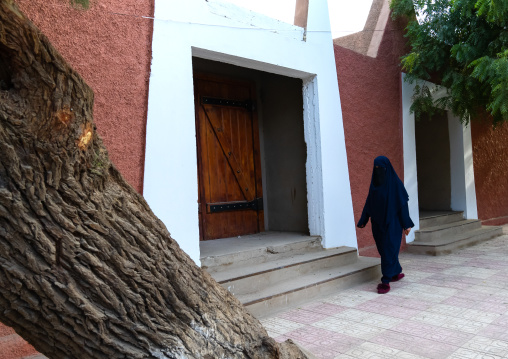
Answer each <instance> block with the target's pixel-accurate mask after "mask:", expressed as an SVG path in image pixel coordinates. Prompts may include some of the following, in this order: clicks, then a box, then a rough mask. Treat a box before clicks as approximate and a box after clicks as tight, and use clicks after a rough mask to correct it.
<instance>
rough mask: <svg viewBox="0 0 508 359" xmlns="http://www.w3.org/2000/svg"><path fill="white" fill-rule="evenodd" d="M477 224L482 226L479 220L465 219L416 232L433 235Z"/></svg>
mask: <svg viewBox="0 0 508 359" xmlns="http://www.w3.org/2000/svg"><path fill="white" fill-rule="evenodd" d="M477 223H480V224H481V221H480V220H479V219H463V220H460V221H457V222H450V223H445V224H442V225H439V226H434V227H425V228H423V229H421V228H420V229H419V230H417V231H415V232H419V233H423V234H427V233H431V232H439V231H445V230H448V229H451V228H454V227H462V226H466V225H471V224H477Z"/></svg>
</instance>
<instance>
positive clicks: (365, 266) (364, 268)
mask: <svg viewBox="0 0 508 359" xmlns="http://www.w3.org/2000/svg"><path fill="white" fill-rule="evenodd" d="M380 265H381V263H379V262H377V261H376V263H363V266H362V268H359V269H356V270H353V271H350V272H346V273H343V274H340V275H336V276H334V277H332V278H327V279H325V280H320V281H318V282H314V283H308V284H305V285H303V286H299V287H295V288H293V289H291V290H287V291H284V292H283V293H277V294H269V295H265V296H263V297H262V298H259V299H255V300H251V301H249V302H245V303H243V302H242V304H243V305H245V306H247V305H250V304H255V303H259V302H262V301H265V300H269V299H271V298H276V297H279V296H281V295H286V294H289V293H293V292H297V291H300V290H304V289H306V288H310V287H313V286H316V285H320V284H324V283H328V282H330V281H333V280H337V279H341V278H345V277H347V276H349V275H353V274H357V273H361V272H364V271H367V270H370V269H374V268H376V267H378V266H380ZM344 267H346V266H344ZM272 287H274V286H271V287H270V288H272ZM248 294H251V293H246V294H243V295H242V294H240V295H238V296H235V297H236V298H238V299H239V300H240V301H241V297H242V296H247V295H248Z"/></svg>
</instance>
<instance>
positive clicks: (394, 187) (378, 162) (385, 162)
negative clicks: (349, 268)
mask: <svg viewBox="0 0 508 359" xmlns="http://www.w3.org/2000/svg"><path fill="white" fill-rule="evenodd" d="M408 201H409V196H408V194H407V191H406V189H405V188H404V184H403V183H402V181H401V180H400V179H399V176H397V173H395V170H394V169H393V167H392V164H391V163H390V160H389V159H388V158H386V157H384V156H379V157H376V159H375V160H374V170H373V171H372V179H371V183H370V188H369V195H368V196H367V200H366V201H365V206H364V208H363V212H362V217H361V218H360V220H359V221H358V224H357V226H358V227H364V226H365V225H366V224H367V222H368V221H369V218H370V219H371V223H372V234H373V236H374V240H375V242H376V247H377V250H378V252H379V255H380V256H381V272H382V273H383V278H381V281H382V282H383V283H389V282H390V280H391V278H392V277H394V276H396V275H398V274H400V273H401V272H402V267H401V266H400V263H399V250H400V244H401V241H402V230H403V229H408V228H412V227H414V223H413V221H412V220H411V218H410V217H409V210H408Z"/></svg>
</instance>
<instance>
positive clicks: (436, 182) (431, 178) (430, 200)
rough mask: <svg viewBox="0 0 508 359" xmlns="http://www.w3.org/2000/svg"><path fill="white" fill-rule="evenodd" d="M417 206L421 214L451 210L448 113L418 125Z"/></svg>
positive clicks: (435, 116) (416, 138) (420, 120)
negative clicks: (423, 212)
mask: <svg viewBox="0 0 508 359" xmlns="http://www.w3.org/2000/svg"><path fill="white" fill-rule="evenodd" d="M415 140H416V166H417V181H418V203H419V209H420V212H421V211H450V210H451V171H450V134H449V129H448V118H447V113H446V111H444V110H443V111H441V110H440V111H438V112H437V113H435V114H433V115H432V116H430V115H429V114H428V113H425V114H422V116H421V117H420V119H419V120H417V121H416V123H415Z"/></svg>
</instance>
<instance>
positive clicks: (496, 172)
mask: <svg viewBox="0 0 508 359" xmlns="http://www.w3.org/2000/svg"><path fill="white" fill-rule="evenodd" d="M471 136H472V141H473V165H474V175H475V185H476V202H477V206H478V218H480V219H481V220H482V223H483V224H486V225H501V224H506V223H508V200H507V199H508V182H507V179H508V158H507V156H508V124H504V125H501V126H498V127H497V128H495V129H494V128H493V127H492V122H491V121H490V120H489V119H488V118H487V116H485V117H484V118H483V120H482V121H473V122H472V123H471Z"/></svg>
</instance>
